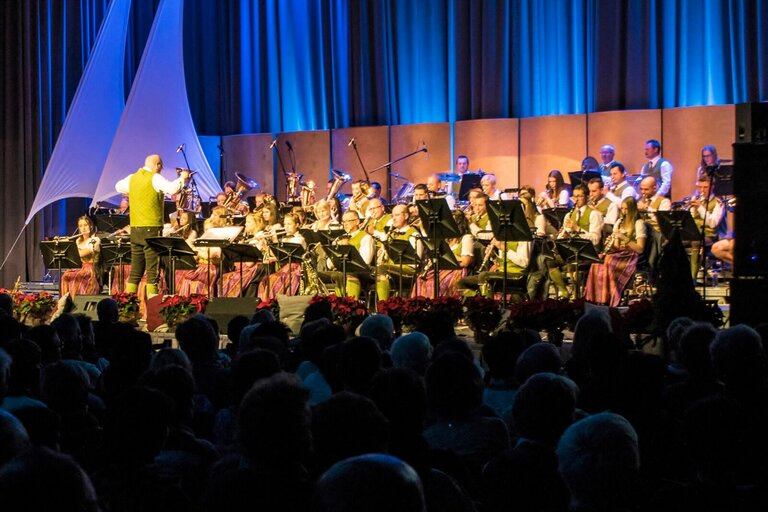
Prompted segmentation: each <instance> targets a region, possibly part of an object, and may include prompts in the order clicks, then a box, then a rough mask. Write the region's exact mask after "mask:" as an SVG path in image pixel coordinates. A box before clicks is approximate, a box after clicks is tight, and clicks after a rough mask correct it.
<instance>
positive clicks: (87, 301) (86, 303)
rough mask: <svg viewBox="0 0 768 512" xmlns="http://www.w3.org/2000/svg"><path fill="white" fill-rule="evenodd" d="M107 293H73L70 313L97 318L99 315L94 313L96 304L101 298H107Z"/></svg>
mask: <svg viewBox="0 0 768 512" xmlns="http://www.w3.org/2000/svg"><path fill="white" fill-rule="evenodd" d="M108 298H109V295H75V298H74V299H72V302H73V303H74V304H75V307H74V309H72V314H73V315H76V314H83V315H86V316H88V317H89V318H91V319H92V320H98V319H99V315H97V314H96V306H98V304H99V302H101V300H102V299H108Z"/></svg>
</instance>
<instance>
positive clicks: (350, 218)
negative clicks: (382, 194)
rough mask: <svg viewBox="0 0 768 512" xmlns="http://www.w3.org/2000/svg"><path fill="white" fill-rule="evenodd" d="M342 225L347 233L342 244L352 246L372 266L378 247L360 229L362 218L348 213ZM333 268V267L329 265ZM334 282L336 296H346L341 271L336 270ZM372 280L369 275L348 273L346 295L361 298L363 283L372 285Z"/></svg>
mask: <svg viewBox="0 0 768 512" xmlns="http://www.w3.org/2000/svg"><path fill="white" fill-rule="evenodd" d="M341 224H342V226H343V227H344V231H345V232H346V236H345V240H344V241H343V242H341V243H348V244H350V245H352V246H353V247H354V248H355V249H357V250H358V252H359V253H360V256H361V258H362V259H363V261H364V262H365V263H366V265H370V264H371V262H372V261H373V257H374V255H375V254H376V246H375V244H374V241H373V237H372V236H371V235H369V234H368V233H366V232H365V231H362V230H361V229H360V217H359V216H358V215H357V213H356V212H353V211H346V212H344V215H342V217H341ZM329 266H330V267H331V268H332V267H333V265H332V264H329ZM335 270H336V272H334V276H333V277H334V280H335V281H336V294H337V295H339V296H340V297H341V296H344V290H342V283H341V282H340V281H341V269H340V268H338V269H335ZM371 280H372V278H371V275H370V274H368V273H359V274H358V273H354V274H353V273H348V274H347V282H346V287H344V288H346V295H348V296H351V297H356V298H359V297H360V290H361V288H362V286H361V283H366V282H368V283H370V282H371Z"/></svg>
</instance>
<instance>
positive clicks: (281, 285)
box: [259, 213, 307, 297]
mask: <svg viewBox="0 0 768 512" xmlns="http://www.w3.org/2000/svg"><path fill="white" fill-rule="evenodd" d="M283 225H284V227H285V235H284V236H283V238H282V239H281V240H280V242H281V243H282V242H285V243H289V244H298V245H300V246H301V248H302V249H303V250H306V249H307V243H306V241H305V240H304V237H303V236H301V234H300V233H299V228H300V227H301V224H300V223H299V217H298V216H297V215H296V214H295V213H289V214H288V215H286V216H285V218H284V219H283ZM265 261H266V262H267V263H270V264H271V263H273V262H276V261H277V258H275V257H274V256H272V257H270V258H269V259H268V260H265ZM301 261H302V259H301V256H299V255H296V257H295V258H294V259H293V261H291V262H290V263H285V264H284V265H283V266H282V267H280V269H279V270H278V271H277V272H275V273H274V274H271V275H270V276H269V279H263V280H262V281H261V284H260V285H259V297H276V296H277V295H278V294H285V295H296V294H297V293H298V292H299V286H300V285H301Z"/></svg>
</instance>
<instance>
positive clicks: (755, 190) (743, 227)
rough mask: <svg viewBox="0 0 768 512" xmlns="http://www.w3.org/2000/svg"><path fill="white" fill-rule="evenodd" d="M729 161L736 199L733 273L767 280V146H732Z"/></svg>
mask: <svg viewBox="0 0 768 512" xmlns="http://www.w3.org/2000/svg"><path fill="white" fill-rule="evenodd" d="M733 159H734V167H733V192H734V194H735V196H736V211H735V215H734V224H735V230H734V231H735V242H734V262H733V272H734V274H735V275H736V276H742V277H744V276H764V277H768V223H766V222H765V220H766V214H767V212H766V210H765V193H766V191H767V190H768V144H734V145H733Z"/></svg>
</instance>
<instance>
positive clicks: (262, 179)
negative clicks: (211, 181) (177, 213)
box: [203, 133, 277, 201]
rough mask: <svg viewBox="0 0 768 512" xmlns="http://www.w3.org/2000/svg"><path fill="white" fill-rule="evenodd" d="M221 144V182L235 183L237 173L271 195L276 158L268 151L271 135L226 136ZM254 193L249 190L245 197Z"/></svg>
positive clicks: (254, 192)
mask: <svg viewBox="0 0 768 512" xmlns="http://www.w3.org/2000/svg"><path fill="white" fill-rule="evenodd" d="M221 142H222V148H223V149H224V161H223V165H222V170H221V171H222V177H223V178H224V179H223V181H228V180H232V181H235V173H236V172H239V173H240V174H244V175H246V176H248V177H249V178H252V179H254V180H256V181H257V182H258V183H259V185H260V190H263V191H264V192H267V193H270V194H272V193H273V191H274V188H275V180H274V167H273V158H277V157H276V156H273V151H272V150H271V149H269V145H270V143H271V142H272V134H271V133H258V134H248V135H227V136H225V137H222V141H221ZM256 192H258V190H251V191H250V192H248V193H247V194H246V196H253V195H255V194H256ZM207 200H208V198H207V197H204V198H203V201H207Z"/></svg>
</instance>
